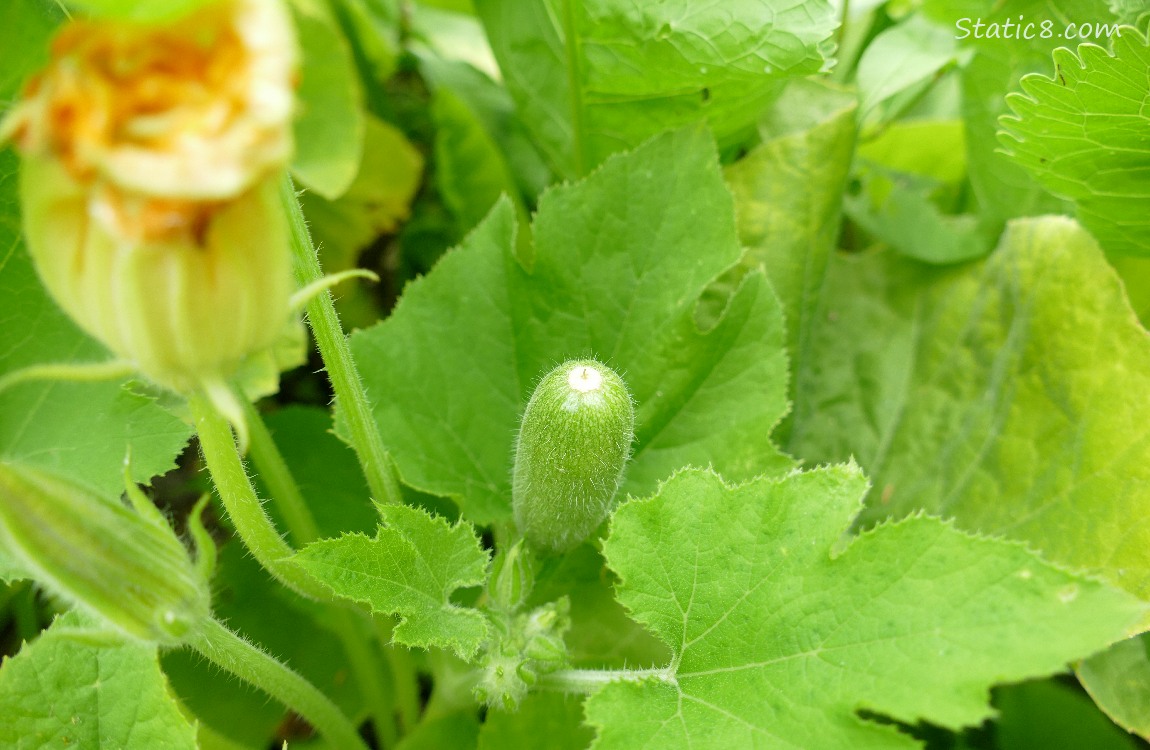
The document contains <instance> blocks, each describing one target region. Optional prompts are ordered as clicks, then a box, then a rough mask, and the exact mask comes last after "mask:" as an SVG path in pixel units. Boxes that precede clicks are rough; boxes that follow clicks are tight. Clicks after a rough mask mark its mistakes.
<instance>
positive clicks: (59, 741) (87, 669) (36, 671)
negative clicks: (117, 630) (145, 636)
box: [0, 614, 196, 750]
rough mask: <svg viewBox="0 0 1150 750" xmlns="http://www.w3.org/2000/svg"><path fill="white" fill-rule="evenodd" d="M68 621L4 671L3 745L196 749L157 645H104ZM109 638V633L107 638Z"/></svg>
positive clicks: (0, 699) (16, 749) (0, 674)
mask: <svg viewBox="0 0 1150 750" xmlns="http://www.w3.org/2000/svg"><path fill="white" fill-rule="evenodd" d="M100 637H101V636H100V634H95V633H91V632H87V631H86V630H85V626H84V624H83V623H82V622H81V620H80V618H78V617H76V616H75V615H71V614H69V615H64V616H62V617H60V618H58V619H57V620H56V622H55V623H54V624H53V625H52V627H51V628H49V629H48V630H47V631H46V632H45V633H44V634H43V635H41V636H40V637H39V638H38V639H37V640H35V641H34V642H32V643H30V644H26V645H25V646H24V648H22V649H21V650H20V653H19V654H18V655H16V656H15V657H14V658H11V659H5V660H4V663H3V667H2V668H0V716H3V717H4V720H3V721H0V745H2V746H3V747H6V748H12V749H13V750H62V749H63V748H117V750H155V749H156V748H165V750H183V749H184V748H187V750H194V748H195V747H196V739H195V737H196V735H195V730H194V729H193V728H192V726H191V725H190V724H188V722H187V720H185V719H184V717H183V715H181V713H180V710H179V708H178V707H177V705H176V703H175V701H174V700H173V699H172V696H171V695H170V694H169V693H168V687H167V680H165V679H164V674H163V673H162V672H161V671H160V664H159V660H158V658H157V656H156V649H155V648H154V647H148V646H143V645H139V644H135V643H124V644H120V645H107V644H103V645H101V644H99V640H98V639H99V638H100ZM104 637H106V634H105V635H104Z"/></svg>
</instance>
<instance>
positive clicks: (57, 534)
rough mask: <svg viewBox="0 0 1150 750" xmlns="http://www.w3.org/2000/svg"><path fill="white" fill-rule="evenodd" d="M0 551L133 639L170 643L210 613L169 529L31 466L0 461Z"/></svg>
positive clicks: (203, 588) (201, 585) (202, 586)
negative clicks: (2, 550)
mask: <svg viewBox="0 0 1150 750" xmlns="http://www.w3.org/2000/svg"><path fill="white" fill-rule="evenodd" d="M0 547H2V548H3V549H4V552H5V554H7V555H9V556H11V557H12V558H13V559H14V560H16V561H17V563H18V564H19V565H20V567H21V568H23V569H26V570H28V571H29V572H31V574H32V575H33V576H34V577H35V579H36V580H37V581H39V582H40V583H41V584H43V585H44V586H46V587H47V588H48V589H49V590H50V591H52V592H53V593H55V594H57V595H59V596H61V597H63V598H65V599H66V600H68V601H70V602H72V603H73V604H75V605H77V606H79V607H81V608H82V609H84V610H86V611H88V612H89V613H91V614H94V615H96V616H98V617H99V618H101V619H102V620H104V621H106V622H108V623H110V624H112V625H113V626H115V627H116V628H117V629H118V630H120V631H121V632H122V633H124V634H125V635H127V636H129V637H131V638H134V639H137V640H141V641H145V642H149V643H156V644H160V645H167V646H174V645H178V644H179V643H181V642H182V641H183V639H184V637H185V635H186V634H187V633H188V632H189V631H190V630H191V629H192V628H194V627H195V626H196V624H197V623H198V622H199V621H201V620H202V619H204V618H206V617H209V616H210V611H209V595H208V586H207V583H206V582H205V581H204V580H203V578H201V577H200V576H199V575H198V574H197V573H196V570H195V566H194V565H193V563H192V561H191V560H190V559H189V558H188V554H187V551H186V550H185V549H184V546H183V544H181V543H180V540H179V539H177V538H176V535H175V533H173V531H172V530H171V528H170V527H169V526H167V525H166V524H161V523H160V522H159V521H158V520H155V519H149V518H146V517H144V516H142V515H140V514H138V513H136V512H135V511H132V510H130V509H129V508H127V507H126V506H124V505H123V504H121V503H119V502H117V501H112V500H108V499H106V498H103V497H100V496H98V495H95V494H92V493H90V492H88V491H87V490H85V489H82V488H80V487H78V486H75V485H72V484H70V483H67V482H64V481H61V480H59V479H57V478H55V477H53V476H50V475H48V474H44V473H42V472H39V471H36V470H34V469H30V468H27V467H20V466H17V465H15V464H9V463H0Z"/></svg>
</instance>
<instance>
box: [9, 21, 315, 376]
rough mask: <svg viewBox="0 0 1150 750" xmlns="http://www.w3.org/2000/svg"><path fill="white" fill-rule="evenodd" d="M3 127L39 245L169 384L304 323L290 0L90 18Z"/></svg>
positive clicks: (139, 361) (103, 337) (51, 274)
mask: <svg viewBox="0 0 1150 750" xmlns="http://www.w3.org/2000/svg"><path fill="white" fill-rule="evenodd" d="M52 55H53V58H52V62H51V63H50V64H49V66H48V68H47V69H46V70H44V71H43V72H42V73H41V74H39V75H38V76H36V77H35V78H33V79H32V80H31V81H30V82H29V83H28V85H27V87H26V93H25V97H24V99H23V100H22V101H21V102H20V103H19V104H17V106H16V107H15V109H14V110H13V112H12V113H11V115H10V116H9V117H8V119H7V120H6V121H5V123H4V124H3V126H0V136H3V135H7V136H8V137H10V138H12V139H13V140H14V142H15V143H16V145H17V146H18V147H19V148H20V150H21V151H22V152H23V154H24V157H25V159H24V164H23V168H22V173H21V190H22V205H23V210H24V226H25V232H26V236H27V240H28V247H29V249H30V252H31V255H32V257H33V259H34V261H35V262H36V265H37V268H38V270H39V273H40V276H41V278H42V279H43V281H44V284H45V286H46V287H47V288H48V290H49V291H50V292H51V294H52V295H53V297H54V298H55V299H56V301H57V302H58V303H59V304H60V306H61V307H63V308H64V310H66V311H67V312H68V313H69V314H70V315H71V316H72V317H73V318H74V319H75V320H76V322H77V323H78V324H79V325H80V326H81V327H82V328H84V329H85V330H86V331H88V332H89V333H91V334H92V335H93V336H95V337H96V338H98V339H99V340H100V341H102V342H103V343H104V344H105V345H107V346H108V348H109V349H111V350H112V351H113V352H115V353H116V354H117V355H119V356H121V357H123V358H124V359H126V360H128V361H130V362H131V363H133V364H134V365H135V366H136V367H137V369H139V371H140V372H141V373H143V374H144V375H146V376H148V377H150V378H151V379H152V380H154V381H156V382H157V383H159V384H161V385H164V386H167V387H169V388H173V389H175V390H177V391H182V392H187V391H191V390H195V389H197V388H200V387H201V386H202V385H203V384H204V383H208V382H219V381H221V380H224V379H226V378H228V377H230V376H231V375H232V374H234V372H235V370H236V368H237V367H238V366H239V365H240V363H241V362H242V361H243V360H244V359H245V358H246V357H248V356H249V355H251V354H254V353H256V352H259V351H262V350H265V349H267V348H268V347H269V346H271V345H272V344H273V343H274V342H275V341H276V339H277V338H279V337H280V336H281V335H282V333H283V331H284V328H285V326H286V325H289V299H290V295H291V292H292V289H293V284H292V279H291V258H290V254H289V251H288V227H287V218H286V215H285V213H284V209H283V207H282V205H281V204H280V201H279V199H278V197H277V191H276V181H277V179H278V175H279V172H280V171H281V170H282V168H283V167H284V166H285V165H286V163H287V160H288V158H289V157H290V154H291V148H292V141H291V116H292V108H293V86H294V82H295V76H296V58H297V52H296V47H295V42H294V38H293V35H292V28H291V23H290V19H289V18H288V16H287V14H286V12H285V10H284V8H283V7H282V5H281V3H280V2H279V1H278V0H225V1H224V2H220V3H216V4H212V5H209V6H206V7H204V8H201V9H200V10H198V11H196V12H195V13H193V14H191V15H189V16H187V17H185V18H183V19H179V20H178V21H175V22H173V23H171V24H167V25H140V24H133V23H127V22H123V21H115V20H96V21H79V22H75V23H71V24H68V25H67V26H65V27H64V28H63V30H62V31H61V32H60V34H59V35H58V36H57V38H56V39H55V41H54V43H53V45H52Z"/></svg>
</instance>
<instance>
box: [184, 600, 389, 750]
mask: <svg viewBox="0 0 1150 750" xmlns="http://www.w3.org/2000/svg"><path fill="white" fill-rule="evenodd" d="M189 645H190V646H191V647H192V648H194V649H195V650H196V651H198V652H199V653H200V654H202V655H203V656H204V657H205V658H206V659H208V661H210V662H212V663H213V664H215V665H216V666H218V667H220V668H221V669H223V670H225V671H227V672H231V673H232V674H234V675H235V676H236V677H239V678H240V679H241V680H244V681H245V682H248V683H251V684H252V685H255V686H256V687H257V688H259V689H260V690H263V691H264V692H265V693H267V694H268V695H270V696H272V697H273V698H275V699H276V700H278V701H279V702H280V703H283V704H284V705H285V706H287V707H288V708H289V709H291V710H292V711H294V712H296V713H297V714H299V715H300V716H302V717H303V718H305V719H307V721H308V722H309V723H310V724H311V725H312V726H314V727H315V728H316V729H317V730H319V732H320V733H321V734H323V735H324V736H325V737H326V738H327V739H328V740H329V741H330V743H331V744H332V745H333V746H334V747H341V748H348V750H352V749H354V750H368V747H367V744H366V743H364V741H363V739H362V738H361V737H360V736H359V733H358V732H357V731H356V729H355V727H354V726H352V724H351V722H350V721H348V719H347V717H346V716H344V715H343V713H342V712H341V711H340V710H339V709H338V708H337V707H336V705H335V704H334V703H332V702H331V701H330V700H329V699H328V697H327V696H325V695H324V694H323V693H321V692H320V691H319V690H317V689H316V687H315V686H314V685H312V684H311V683H310V682H308V681H307V680H305V679H304V678H303V677H301V676H300V675H299V674H297V673H295V672H293V671H292V670H291V669H289V668H288V667H287V666H285V665H284V664H282V663H280V662H279V661H277V660H276V659H275V658H274V657H272V656H271V655H269V654H267V653H265V652H263V651H261V650H260V649H259V648H257V647H256V646H254V645H252V644H251V643H249V642H247V641H245V640H244V639H243V638H240V637H239V636H238V635H236V634H235V633H233V632H232V631H230V630H228V629H227V628H225V627H224V626H223V625H221V624H220V623H218V622H216V621H215V620H206V621H205V622H204V623H203V624H202V625H201V626H200V627H199V629H198V630H197V631H196V633H195V635H194V636H193V637H192V639H191V640H190V642H189Z"/></svg>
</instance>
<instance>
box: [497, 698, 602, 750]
mask: <svg viewBox="0 0 1150 750" xmlns="http://www.w3.org/2000/svg"><path fill="white" fill-rule="evenodd" d="M594 738H595V732H594V731H592V730H591V728H590V727H587V726H584V725H583V703H582V701H581V700H579V699H578V698H577V697H575V696H570V695H563V694H561V693H535V694H533V695H529V696H528V697H527V699H526V700H525V701H523V703H522V704H521V705H520V706H519V709H518V710H517V711H515V712H513V713H509V712H506V711H491V712H489V713H488V714H487V721H485V722H484V723H483V728H482V729H481V730H480V731H479V750H536V748H539V747H541V746H542V745H543V744H545V745H546V747H547V749H548V750H583V749H584V748H586V747H587V745H588V744H590V743H591V740H593V739H594Z"/></svg>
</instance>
